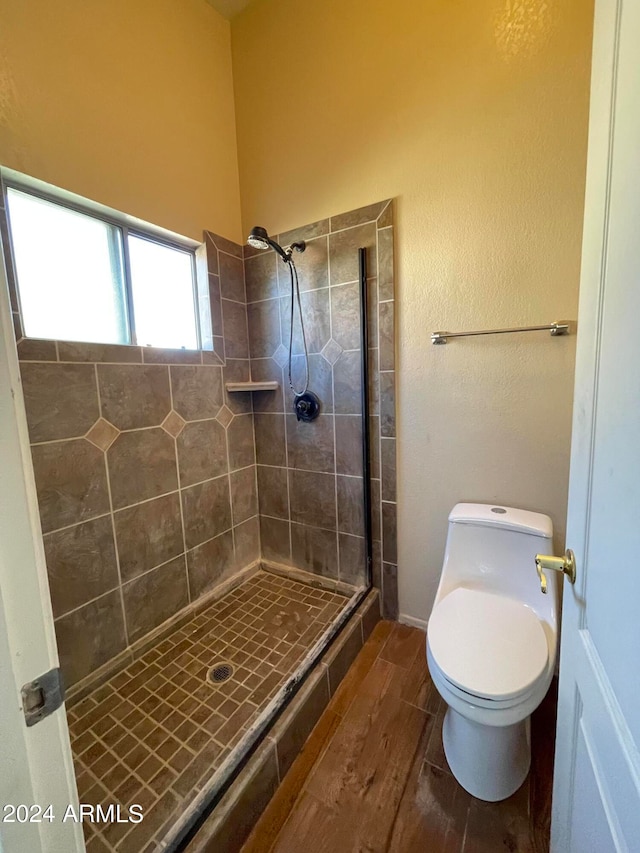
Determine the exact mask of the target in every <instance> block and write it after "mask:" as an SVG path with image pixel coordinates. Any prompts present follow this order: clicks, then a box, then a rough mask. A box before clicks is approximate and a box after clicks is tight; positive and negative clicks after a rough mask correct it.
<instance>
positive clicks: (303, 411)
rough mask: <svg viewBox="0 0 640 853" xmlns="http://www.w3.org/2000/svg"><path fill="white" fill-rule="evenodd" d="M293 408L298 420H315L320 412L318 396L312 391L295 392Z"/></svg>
mask: <svg viewBox="0 0 640 853" xmlns="http://www.w3.org/2000/svg"><path fill="white" fill-rule="evenodd" d="M293 409H294V411H295V413H296V417H297V418H298V420H299V421H306V422H307V423H309V422H310V421H315V419H316V418H317V417H318V415H319V414H320V398H319V397H317V396H316V395H315V394H314V393H313V391H305V392H304V394H296V396H295V399H294V401H293Z"/></svg>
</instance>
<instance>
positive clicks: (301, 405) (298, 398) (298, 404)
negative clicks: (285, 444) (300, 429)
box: [247, 225, 320, 421]
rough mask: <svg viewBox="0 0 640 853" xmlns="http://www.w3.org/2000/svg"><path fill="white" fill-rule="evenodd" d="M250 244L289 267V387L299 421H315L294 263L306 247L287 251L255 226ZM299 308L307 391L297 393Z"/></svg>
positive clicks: (316, 404) (315, 400) (297, 245)
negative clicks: (294, 363)
mask: <svg viewBox="0 0 640 853" xmlns="http://www.w3.org/2000/svg"><path fill="white" fill-rule="evenodd" d="M247 243H248V244H249V245H250V246H252V247H253V248H254V249H273V251H274V252H275V253H276V254H277V255H279V256H280V258H281V259H282V261H283V262H284V263H285V264H286V265H287V266H288V267H289V275H290V277H291V325H290V327H289V387H290V388H291V390H292V391H293V394H294V397H295V400H294V409H295V412H296V415H297V417H298V420H299V421H300V420H303V421H312V420H314V419H315V418H317V417H318V415H319V414H320V400H319V399H318V398H317V397H316V395H315V394H314V393H313V392H312V391H309V390H308V389H309V353H308V350H307V338H306V335H305V332H304V320H303V319H302V302H301V299H300V282H299V281H298V271H297V269H296V265H295V264H294V262H293V253H294V252H304V250H305V249H306V247H307V246H306V243H305V241H304V240H298V241H297V242H295V243H291V245H290V246H285V247H284V248H283V247H282V246H281V245H280V243H276V241H275V240H273V239H272V238H271V237H269V234H268V232H267V229H266V228H262V226H260V225H256V226H254V227H253V228H252V229H251V233H250V234H249V237H248V238H247ZM296 304H297V306H298V317H299V318H300V331H301V333H302V345H303V349H304V368H305V380H304V387H303V388H302V389H301V390H298V389H297V388H295V387H294V385H293V379H292V378H291V361H292V353H293V321H294V313H295V305H296Z"/></svg>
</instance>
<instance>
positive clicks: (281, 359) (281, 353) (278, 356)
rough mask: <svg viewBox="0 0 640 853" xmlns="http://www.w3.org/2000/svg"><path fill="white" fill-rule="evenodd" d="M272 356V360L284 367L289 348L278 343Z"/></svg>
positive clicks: (287, 358) (287, 359)
mask: <svg viewBox="0 0 640 853" xmlns="http://www.w3.org/2000/svg"><path fill="white" fill-rule="evenodd" d="M272 357H273V360H274V361H275V362H277V363H278V364H279V365H280V367H284V366H285V364H287V362H288V361H289V350H288V349H287V348H286V347H285V346H283V345H282V344H280V346H279V347H278V349H277V350H276V351H275V352H274V354H273V356H272Z"/></svg>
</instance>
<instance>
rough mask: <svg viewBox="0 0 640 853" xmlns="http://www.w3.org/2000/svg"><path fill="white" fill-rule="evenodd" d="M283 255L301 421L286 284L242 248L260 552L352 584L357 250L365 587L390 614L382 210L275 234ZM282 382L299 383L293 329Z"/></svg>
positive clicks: (358, 497) (391, 470)
mask: <svg viewBox="0 0 640 853" xmlns="http://www.w3.org/2000/svg"><path fill="white" fill-rule="evenodd" d="M276 239H277V240H278V241H279V242H280V243H281V244H282V245H288V244H290V243H291V242H293V241H294V240H300V239H304V240H306V241H307V248H306V251H305V252H304V253H303V254H296V255H295V262H296V266H297V268H298V272H299V277H300V288H301V291H302V310H303V316H304V320H305V328H306V333H307V344H308V349H309V363H310V385H309V387H310V390H312V391H314V392H316V393H317V394H318V396H319V397H320V399H321V401H322V411H321V414H320V416H319V417H318V419H317V420H316V421H314V422H313V423H298V421H297V420H296V417H295V415H294V414H293V413H292V402H293V395H292V393H291V391H290V388H289V382H288V375H287V374H288V368H287V352H288V346H289V331H290V328H291V325H290V312H291V301H290V295H289V294H290V279H289V273H288V269H287V267H285V265H284V264H283V263H282V262H281V261H280V260H279V259H278V258H277V256H276V255H275V254H274V253H273V252H261V251H258V250H255V249H252V248H251V247H249V246H245V249H244V252H245V281H246V294H247V303H248V305H247V308H248V319H249V348H250V355H251V377H252V379H254V380H277V381H278V382H279V383H280V388H279V390H278V391H277V392H275V393H274V392H272V391H265V392H260V393H255V394H254V395H253V407H254V420H255V432H256V458H257V463H258V498H259V512H260V536H261V547H262V557H263V559H264V560H266V561H271V562H275V563H280V564H283V565H293V566H296V567H298V568H302V569H306V570H308V571H311V572H315V573H317V574H320V575H323V576H328V577H332V578H339V579H340V580H342V581H346V582H348V583H355V584H363V583H364V580H365V575H364V568H365V558H364V519H363V509H362V501H363V498H362V482H363V481H362V449H361V448H362V444H361V442H362V424H361V397H360V394H361V390H360V389H361V379H360V305H359V285H358V274H359V273H358V248H360V247H364V248H366V249H367V270H368V296H369V317H370V328H369V333H370V341H369V343H370V350H369V366H370V389H369V390H370V400H371V424H370V426H371V451H372V452H371V456H372V504H373V505H372V521H373V537H374V584H375V585H376V586H377V587H379V588H380V589H381V590H382V599H383V609H384V612H385V615H387V616H391V617H393V616H396V615H397V568H396V566H397V556H396V492H395V372H394V370H395V364H394V346H395V345H394V274H393V207H392V202H391V201H383V202H380V203H378V204H373V205H370V206H368V207H365V208H361V209H358V210H354V211H351V212H349V213H345V214H342V215H340V216H334V217H332V218H331V219H326V220H323V221H321V222H316V223H313V224H312V225H307V226H304V227H302V228H298V229H295V230H294V231H290V232H287V233H285V234H280V235H279V236H278V237H277V238H276ZM293 351H294V365H293V379H294V385H295V386H296V387H300V385H301V384H302V382H303V379H304V370H303V367H304V359H303V356H302V352H303V349H302V341H301V338H300V334H299V330H298V326H297V323H296V324H294V349H293Z"/></svg>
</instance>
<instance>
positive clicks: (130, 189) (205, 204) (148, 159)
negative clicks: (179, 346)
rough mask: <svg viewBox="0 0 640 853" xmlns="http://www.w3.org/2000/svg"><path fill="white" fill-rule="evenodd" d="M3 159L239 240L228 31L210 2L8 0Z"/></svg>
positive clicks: (128, 207)
mask: <svg viewBox="0 0 640 853" xmlns="http://www.w3.org/2000/svg"><path fill="white" fill-rule="evenodd" d="M0 164H3V165H5V166H9V167H11V168H13V169H17V170H19V171H21V172H25V173H27V174H29V175H32V176H34V177H36V178H40V179H42V180H44V181H48V182H49V183H52V184H54V185H56V186H60V187H62V188H64V189H66V190H70V191H72V192H76V193H79V194H80V195H83V196H85V197H88V198H90V199H93V200H95V201H99V202H101V203H103V204H106V205H109V206H110V207H114V208H116V209H118V210H121V211H123V212H125V213H128V214H131V215H133V216H137V217H139V218H141V219H145V220H147V221H149V222H152V223H154V224H156V225H160V226H162V227H164V228H169V229H171V230H173V231H176V232H178V233H180V234H184V235H186V236H189V237H193V238H196V239H201V238H202V231H203V229H205V228H207V229H210V230H212V231H215V232H217V233H219V234H222V235H224V236H225V237H228V238H230V239H234V240H237V239H239V238H240V236H241V234H240V201H239V190H238V167H237V156H236V136H235V117H234V104H233V84H232V74H231V52H230V35H229V23H228V22H227V21H225V20H223V18H221V17H220V15H219V14H218V13H217V12H215V11H214V10H213V8H212V7H211V6H209V5H208V4H207V3H205V2H204V0H88V2H87V0H55V2H45V0H0Z"/></svg>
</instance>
